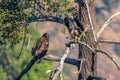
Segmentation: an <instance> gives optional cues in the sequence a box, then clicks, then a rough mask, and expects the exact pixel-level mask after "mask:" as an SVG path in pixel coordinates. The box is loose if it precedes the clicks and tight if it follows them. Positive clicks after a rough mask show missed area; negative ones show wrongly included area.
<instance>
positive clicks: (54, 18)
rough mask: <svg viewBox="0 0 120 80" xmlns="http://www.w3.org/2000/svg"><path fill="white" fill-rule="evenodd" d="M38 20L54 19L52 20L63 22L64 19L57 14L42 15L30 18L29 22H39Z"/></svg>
mask: <svg viewBox="0 0 120 80" xmlns="http://www.w3.org/2000/svg"><path fill="white" fill-rule="evenodd" d="M37 21H52V22H57V23H60V24H63V19H61V18H59V17H55V16H41V17H40V18H36V17H34V18H29V19H28V20H27V22H28V23H31V22H37Z"/></svg>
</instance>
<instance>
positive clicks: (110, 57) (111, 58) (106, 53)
mask: <svg viewBox="0 0 120 80" xmlns="http://www.w3.org/2000/svg"><path fill="white" fill-rule="evenodd" d="M95 51H96V52H100V53H103V54H105V55H106V56H107V57H108V58H109V59H110V60H111V61H112V62H113V63H114V64H115V65H116V67H117V68H118V70H120V66H119V64H118V63H117V61H115V59H114V57H112V56H110V55H109V54H110V53H108V52H105V51H103V50H95Z"/></svg>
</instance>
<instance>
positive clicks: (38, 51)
mask: <svg viewBox="0 0 120 80" xmlns="http://www.w3.org/2000/svg"><path fill="white" fill-rule="evenodd" d="M48 47H49V34H48V33H44V34H43V36H42V37H41V38H39V39H38V40H37V42H36V46H35V49H34V50H33V51H32V55H33V56H34V57H35V58H36V61H37V62H40V61H41V58H42V57H44V56H45V55H46V53H47V50H48Z"/></svg>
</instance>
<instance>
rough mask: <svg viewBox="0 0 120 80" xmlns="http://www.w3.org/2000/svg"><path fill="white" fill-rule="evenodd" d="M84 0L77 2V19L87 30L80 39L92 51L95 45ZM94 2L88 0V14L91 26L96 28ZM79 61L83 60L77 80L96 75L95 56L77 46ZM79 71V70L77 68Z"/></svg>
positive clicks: (84, 79)
mask: <svg viewBox="0 0 120 80" xmlns="http://www.w3.org/2000/svg"><path fill="white" fill-rule="evenodd" d="M83 1H84V0H78V3H79V19H80V21H81V22H82V23H83V24H84V27H86V28H87V29H88V30H87V32H86V35H85V37H82V39H81V41H83V42H85V43H86V44H89V45H90V46H91V47H92V48H93V49H94V48H96V44H95V42H94V39H93V35H92V32H91V29H90V23H89V21H88V14H87V8H86V5H85V4H84V2H83ZM94 2H95V0H88V5H89V9H90V14H91V18H92V22H93V26H94V27H96V19H95V5H94ZM78 58H79V59H84V61H83V63H82V68H81V72H79V75H78V80H87V79H88V77H89V76H91V75H94V76H95V75H97V55H96V54H94V53H92V52H91V51H90V50H89V49H88V48H86V47H84V46H82V45H79V56H78ZM80 67H81V66H80ZM78 70H79V68H78Z"/></svg>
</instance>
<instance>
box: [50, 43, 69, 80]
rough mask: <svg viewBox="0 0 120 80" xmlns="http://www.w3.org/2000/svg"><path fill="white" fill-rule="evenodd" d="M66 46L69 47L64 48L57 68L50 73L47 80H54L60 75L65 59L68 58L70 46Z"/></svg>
mask: <svg viewBox="0 0 120 80" xmlns="http://www.w3.org/2000/svg"><path fill="white" fill-rule="evenodd" d="M68 45H69V46H67V47H66V50H65V53H64V54H63V56H62V58H61V60H60V63H59V66H58V67H57V68H56V69H54V70H53V71H52V72H51V75H50V79H49V80H56V78H57V77H58V75H60V74H61V73H62V70H63V65H64V61H65V58H66V57H67V56H68V54H69V52H70V48H69V47H70V44H68Z"/></svg>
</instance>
